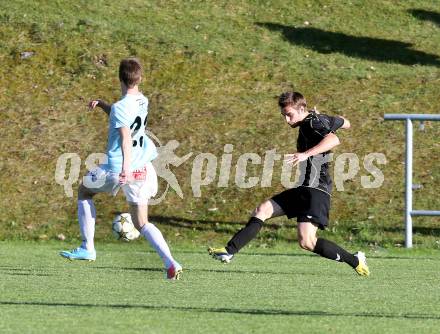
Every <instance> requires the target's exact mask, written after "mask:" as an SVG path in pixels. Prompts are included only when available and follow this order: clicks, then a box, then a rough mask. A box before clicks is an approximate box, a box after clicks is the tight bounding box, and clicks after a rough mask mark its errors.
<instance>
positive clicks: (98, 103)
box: [89, 100, 112, 115]
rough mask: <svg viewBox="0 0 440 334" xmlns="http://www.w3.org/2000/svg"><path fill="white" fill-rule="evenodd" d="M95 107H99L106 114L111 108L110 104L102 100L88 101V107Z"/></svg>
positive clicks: (108, 113)
mask: <svg viewBox="0 0 440 334" xmlns="http://www.w3.org/2000/svg"><path fill="white" fill-rule="evenodd" d="M96 107H100V108H101V109H102V110H104V112H105V113H106V114H107V115H110V111H111V110H112V106H111V104H108V103H107V102H104V101H102V100H92V101H90V102H89V109H95V108H96Z"/></svg>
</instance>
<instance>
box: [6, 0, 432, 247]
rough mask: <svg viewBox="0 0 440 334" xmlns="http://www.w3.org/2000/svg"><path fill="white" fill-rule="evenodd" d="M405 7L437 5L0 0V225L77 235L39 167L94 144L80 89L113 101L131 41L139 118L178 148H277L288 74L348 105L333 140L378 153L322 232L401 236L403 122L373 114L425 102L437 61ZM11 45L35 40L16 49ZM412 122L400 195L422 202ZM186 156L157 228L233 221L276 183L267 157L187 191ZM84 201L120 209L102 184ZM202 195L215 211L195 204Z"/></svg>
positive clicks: (427, 226)
mask: <svg viewBox="0 0 440 334" xmlns="http://www.w3.org/2000/svg"><path fill="white" fill-rule="evenodd" d="M420 8H422V9H425V10H427V11H431V12H433V13H438V12H440V6H439V4H438V2H437V1H415V0H412V1H405V2H394V1H371V2H369V3H368V5H366V4H365V3H364V2H363V1H351V2H349V1H314V2H310V1H296V2H295V5H294V6H293V5H288V4H286V2H285V1H247V2H244V1H241V2H233V3H230V2H198V1H193V2H185V3H184V2H181V1H168V2H166V4H165V3H164V2H159V1H158V2H146V1H130V2H125V1H120V2H118V3H112V2H108V1H107V2H105V1H93V2H89V1H76V2H67V1H38V2H32V3H29V2H28V1H17V0H15V1H8V2H2V3H1V4H0V37H1V38H0V60H1V63H2V66H1V68H0V112H1V115H2V117H1V120H0V122H1V123H0V124H1V129H2V141H1V142H0V157H1V163H0V168H1V172H0V175H1V176H0V177H1V182H0V187H1V189H0V190H1V193H2V201H1V204H0V219H1V225H2V228H1V229H0V238H38V237H41V238H43V239H44V238H53V237H54V236H55V235H56V234H57V233H60V232H63V233H65V234H66V235H67V236H68V238H74V237H76V236H77V235H78V231H77V227H76V218H75V210H76V205H75V201H74V200H73V199H67V198H66V197H65V196H64V194H63V189H62V187H61V186H59V185H57V184H56V183H55V182H54V171H55V164H56V159H57V158H58V156H59V155H60V154H61V153H64V152H76V153H78V154H79V155H80V156H81V158H82V159H85V157H86V156H87V155H88V154H90V153H92V152H99V151H104V149H105V144H104V138H105V136H106V117H105V115H104V114H100V113H88V112H87V111H86V108H85V104H86V102H87V101H88V100H89V99H91V98H96V97H101V98H104V99H106V100H109V101H114V100H116V99H117V98H118V96H119V89H118V83H117V79H116V70H117V65H118V62H119V60H120V59H121V58H122V57H125V56H127V55H136V56H138V57H140V58H141V59H142V61H143V63H144V64H145V68H146V80H145V82H144V84H143V85H142V89H143V90H144V92H145V93H146V94H147V95H148V96H149V97H150V99H151V114H150V115H151V116H150V127H151V129H152V130H153V132H154V133H155V134H156V135H158V136H159V138H160V139H161V140H162V142H167V141H168V140H170V139H177V140H179V141H180V142H181V147H180V148H179V150H178V153H179V154H181V155H184V154H185V153H187V152H189V151H192V152H194V153H198V152H212V153H214V154H216V155H217V156H218V157H220V155H221V153H222V152H223V146H224V144H226V143H231V144H234V161H233V163H235V162H236V159H237V157H238V156H239V155H240V154H241V153H243V152H256V153H259V154H260V155H262V154H263V153H264V152H265V151H266V150H269V149H272V148H276V149H277V150H278V152H281V153H287V152H292V150H294V147H295V146H294V140H295V132H292V130H289V129H288V127H287V126H286V125H285V124H283V121H282V119H281V118H280V116H279V114H278V112H277V109H276V100H275V99H274V97H275V96H276V95H278V94H279V93H280V92H281V91H283V90H286V89H290V88H291V87H295V88H296V89H298V90H300V91H302V92H303V93H304V94H305V95H306V96H307V97H308V101H309V104H310V105H317V106H318V108H319V109H320V110H321V111H323V112H328V113H330V114H343V115H345V116H347V117H348V118H349V119H350V120H351V121H352V125H353V130H351V131H348V132H345V133H341V139H342V143H343V145H342V146H341V147H340V148H338V150H336V153H341V152H356V153H357V154H359V156H360V157H361V158H362V157H363V156H364V155H365V154H367V153H370V152H383V153H385V154H386V156H387V159H388V164H387V165H386V167H384V168H383V171H384V174H385V183H384V186H383V187H382V188H380V189H375V190H368V189H362V188H361V187H360V177H359V176H358V177H357V178H356V179H355V180H354V182H350V183H347V184H346V191H345V192H336V193H335V196H334V199H333V213H332V221H333V229H332V231H331V232H330V233H333V235H334V236H333V237H334V238H337V239H339V240H344V241H345V242H347V243H348V242H350V241H351V240H356V241H360V242H368V243H372V244H378V245H385V246H386V245H390V244H395V243H401V242H402V230H401V228H402V214H401V212H402V206H403V182H402V179H403V165H402V161H403V154H404V151H403V145H402V144H403V138H404V137H403V131H404V127H403V125H402V124H398V123H384V122H382V116H383V113H384V112H424V113H425V112H426V113H436V112H438V111H439V105H438V84H439V63H438V60H437V61H436V60H435V56H430V54H431V55H440V46H439V45H440V37H439V36H440V30H439V29H440V28H439V26H438V22H437V24H436V22H433V21H432V19H431V21H430V20H423V19H420V18H418V17H415V16H414V15H412V14H411V13H410V12H409V10H412V9H420ZM434 18H435V16H434ZM306 20H307V21H309V22H310V23H311V24H310V25H305V24H304V22H305V21H306ZM295 29H296V30H295ZM336 33H339V34H340V35H337V34H336ZM341 34H342V35H341ZM350 36H357V37H350ZM363 37H371V38H375V39H376V40H375V41H374V42H373V43H371V41H368V40H366V39H364V38H363ZM377 39H386V40H388V41H394V42H387V41H379V40H377ZM401 42H407V43H412V44H413V46H412V47H411V46H410V47H408V48H406V47H405V46H404V45H402V44H399V43H401ZM365 43H366V44H365ZM414 50H418V51H419V53H415V51H414ZM23 51H33V52H35V54H34V56H32V57H30V58H28V59H20V54H21V52H23ZM423 52H424V53H423ZM372 58H374V59H372ZM426 128H427V130H426V132H425V133H419V132H416V134H415V136H416V140H417V150H416V154H415V174H416V179H415V182H416V183H422V184H423V185H424V186H425V188H424V189H423V190H421V191H419V192H417V193H416V194H415V208H417V209H436V208H438V207H439V200H438V196H437V194H436V189H437V188H438V186H439V182H440V181H439V180H440V170H439V167H438V152H439V144H438V137H439V135H440V128H439V126H438V124H428V125H427V127H426ZM191 162H192V160H190V162H187V163H186V164H185V165H183V166H181V167H180V168H176V169H174V171H175V173H176V175H177V176H178V178H179V180H180V183H181V186H182V189H183V191H184V195H185V199H184V200H181V199H180V198H179V197H178V196H177V195H175V194H173V193H171V194H169V195H168V197H167V199H166V201H164V202H163V203H162V204H160V205H159V206H156V207H153V208H152V209H151V213H152V215H154V216H156V217H158V218H157V219H156V220H157V221H163V222H168V223H171V224H169V225H170V226H173V227H172V228H173V231H174V232H175V234H174V233H173V234H171V231H170V233H168V237H169V238H175V239H179V238H181V236H179V234H180V235H184V236H188V239H192V240H196V241H200V240H212V239H215V238H217V237H218V234H217V233H216V232H222V231H231V230H235V229H236V227H235V226H234V225H231V224H227V222H242V221H244V220H246V218H247V214H248V212H249V210H251V209H252V208H253V207H254V206H255V205H256V204H257V203H258V202H259V201H260V200H263V199H264V198H266V197H268V196H270V195H271V194H273V193H274V192H276V191H279V190H281V189H282V187H281V186H280V185H279V182H278V180H279V177H278V179H277V178H276V175H279V172H280V169H281V166H280V164H277V165H276V172H275V174H274V175H275V176H274V182H273V186H272V187H271V188H264V189H257V190H255V189H250V190H246V189H242V190H240V189H237V188H236V187H235V185H233V182H231V186H230V187H229V188H226V189H219V188H217V187H216V186H214V185H213V186H209V187H205V188H204V189H203V192H202V197H201V198H198V199H197V198H193V197H192V192H191V187H190V182H189V181H190V173H191ZM234 165H235V164H234ZM83 169H84V166H83ZM250 170H251V171H252V169H250ZM361 171H362V168H361ZM253 172H254V173H256V175H258V174H259V173H261V169H255V170H253ZM232 177H233V175H232ZM232 180H233V178H232ZM97 207H98V211H99V213H98V224H107V225H108V223H107V222H108V221H109V220H110V219H111V217H112V212H113V211H114V210H124V208H125V206H124V201H123V199H122V198H118V200H117V204H116V205H115V204H114V202H111V201H109V200H108V198H105V197H101V198H99V199H98V200H97ZM212 207H217V208H218V211H208V210H207V208H212ZM161 217H162V218H161ZM163 217H178V218H176V219H166V218H163ZM206 221H208V222H206ZM210 222H212V223H210ZM215 222H219V224H215ZM434 223H435V221H434V220H433V219H417V220H416V222H415V225H416V226H418V227H419V229H418V230H416V232H417V234H416V236H415V241H416V242H417V243H424V244H425V245H428V246H436V247H438V240H439V232H438V231H439V230H438V228H436V227H435V225H433V224H434ZM275 224H276V225H279V224H284V225H283V226H284V227H282V228H281V229H276V228H275V227H274V228H272V229H267V230H266V231H267V233H266V234H264V235H263V237H264V238H265V241H268V242H269V243H270V242H271V241H273V240H278V239H281V238H286V237H287V238H290V239H291V238H293V236H292V235H291V233H290V232H287V231H286V227H285V226H290V225H288V224H290V222H287V221H285V220H278V221H277V222H275ZM286 224H287V225H286ZM175 226H178V227H179V229H176V227H175ZM287 228H289V227H287ZM202 231H205V232H203V233H202ZM98 236H99V237H108V236H109V229H108V228H99V229H98ZM222 238H224V236H223V237H222Z"/></svg>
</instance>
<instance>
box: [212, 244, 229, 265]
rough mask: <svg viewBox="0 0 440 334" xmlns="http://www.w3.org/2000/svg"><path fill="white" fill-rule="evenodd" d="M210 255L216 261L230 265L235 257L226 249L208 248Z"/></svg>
mask: <svg viewBox="0 0 440 334" xmlns="http://www.w3.org/2000/svg"><path fill="white" fill-rule="evenodd" d="M208 253H209V255H211V256H212V257H213V258H214V259H216V260H219V261H221V262H223V263H229V262H231V260H232V258H233V257H234V255H233V254H229V253H228V251H227V250H226V248H224V247H222V248H212V247H210V248H208Z"/></svg>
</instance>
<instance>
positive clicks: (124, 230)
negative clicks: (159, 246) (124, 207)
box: [112, 213, 140, 241]
mask: <svg viewBox="0 0 440 334" xmlns="http://www.w3.org/2000/svg"><path fill="white" fill-rule="evenodd" d="M112 231H113V235H114V236H115V238H116V239H117V240H122V241H131V240H135V239H137V238H139V236H140V233H139V231H138V230H137V229H136V227H134V224H133V221H132V220H131V215H130V214H129V213H121V214H119V215H117V216H116V217H115V219H113V223H112Z"/></svg>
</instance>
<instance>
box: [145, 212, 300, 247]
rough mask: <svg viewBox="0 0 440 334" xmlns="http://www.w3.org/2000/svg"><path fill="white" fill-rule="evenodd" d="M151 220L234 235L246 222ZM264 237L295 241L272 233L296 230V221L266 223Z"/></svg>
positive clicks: (179, 226)
mask: <svg viewBox="0 0 440 334" xmlns="http://www.w3.org/2000/svg"><path fill="white" fill-rule="evenodd" d="M149 220H151V221H152V222H153V223H156V222H157V223H160V224H165V225H167V226H172V227H178V228H184V229H191V230H193V231H204V232H216V233H223V234H228V235H230V236H231V237H232V235H233V234H234V233H235V232H237V231H238V230H239V229H241V228H242V227H244V226H245V225H246V224H245V223H244V222H231V221H212V220H192V219H186V218H181V217H165V216H154V215H152V216H150V218H149ZM263 227H264V229H263V233H264V237H265V238H273V239H276V240H282V241H287V242H295V241H296V239H293V238H292V236H290V235H279V234H277V235H276V236H272V235H271V234H272V233H274V232H275V231H277V230H279V229H281V228H287V229H290V228H291V229H294V230H296V222H292V223H288V224H286V223H283V224H277V223H271V222H265V223H264V226H263Z"/></svg>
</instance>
